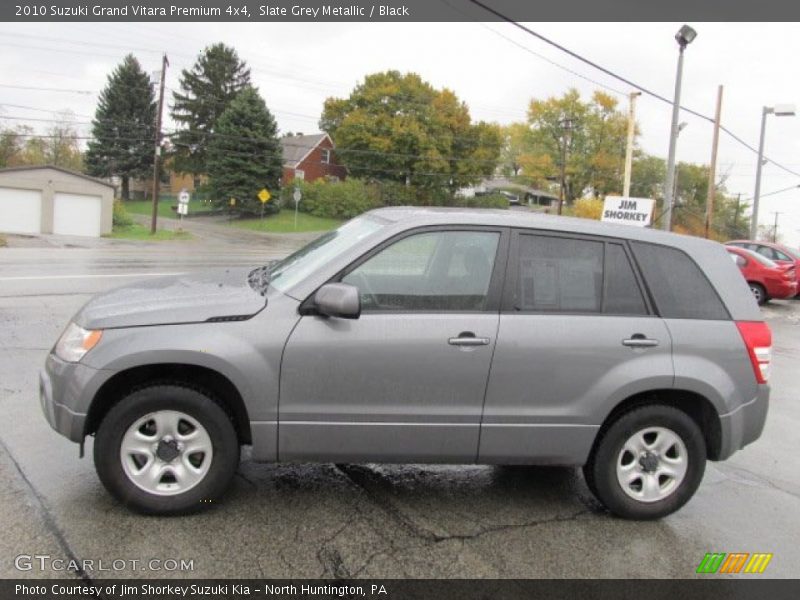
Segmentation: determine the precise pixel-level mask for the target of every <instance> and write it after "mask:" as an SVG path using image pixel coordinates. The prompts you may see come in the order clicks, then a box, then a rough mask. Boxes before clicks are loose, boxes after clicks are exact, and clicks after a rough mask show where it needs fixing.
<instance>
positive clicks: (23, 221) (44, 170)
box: [0, 166, 114, 237]
mask: <svg viewBox="0 0 800 600" xmlns="http://www.w3.org/2000/svg"><path fill="white" fill-rule="evenodd" d="M113 210H114V186H113V185H111V184H110V183H106V182H105V181H101V180H99V179H95V178H93V177H89V176H88V175H84V174H83V173H76V172H74V171H70V170H68V169H62V168H61V167H52V166H44V167H12V168H10V169H0V232H4V233H27V234H37V233H55V234H58V235H77V236H84V237H99V236H101V235H104V234H107V233H111V225H112V213H113Z"/></svg>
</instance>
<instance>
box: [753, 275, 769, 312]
mask: <svg viewBox="0 0 800 600" xmlns="http://www.w3.org/2000/svg"><path fill="white" fill-rule="evenodd" d="M748 285H749V286H750V291H751V292H752V293H753V297H754V298H755V299H756V302H757V303H758V305H759V306H762V305H764V304H766V303H767V302H768V301H769V295H768V294H767V290H766V288H764V286H763V285H761V284H760V283H756V282H754V281H751V282H748Z"/></svg>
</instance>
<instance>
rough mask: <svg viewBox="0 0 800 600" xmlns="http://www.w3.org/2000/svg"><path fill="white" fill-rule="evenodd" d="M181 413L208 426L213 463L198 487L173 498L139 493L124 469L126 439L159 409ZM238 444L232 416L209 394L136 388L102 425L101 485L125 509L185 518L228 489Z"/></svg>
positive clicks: (97, 453) (97, 452)
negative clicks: (122, 456) (186, 514)
mask: <svg viewBox="0 0 800 600" xmlns="http://www.w3.org/2000/svg"><path fill="white" fill-rule="evenodd" d="M164 410H170V411H180V412H182V413H184V414H186V415H188V416H189V417H191V418H193V419H195V420H196V421H197V422H198V423H200V425H202V426H203V428H205V430H206V432H207V434H208V436H209V438H210V440H211V446H212V452H211V455H212V458H211V464H210V466H209V467H208V470H207V472H206V473H205V476H204V477H203V478H202V479H201V480H200V481H199V482H198V483H197V484H196V485H194V487H191V488H190V489H187V490H186V491H185V492H182V493H178V494H175V495H168V496H163V495H157V494H155V493H148V492H147V491H145V490H144V489H141V488H140V487H138V486H137V485H136V484H134V483H133V481H132V480H131V479H130V478H129V477H128V475H127V474H126V473H125V470H124V468H123V464H122V459H121V457H120V449H121V445H122V440H123V437H124V435H125V433H126V431H127V430H128V428H129V427H131V425H133V424H134V423H135V422H136V420H138V419H140V418H142V417H144V416H145V415H148V414H149V413H154V412H157V411H164ZM239 450H240V448H239V441H238V439H237V436H236V431H235V429H234V426H233V423H232V422H231V419H230V417H229V416H228V415H227V414H226V412H225V411H224V410H223V409H222V407H221V406H220V405H219V404H217V403H216V402H215V401H214V400H213V399H212V398H211V397H210V396H208V395H206V394H204V393H202V392H199V391H197V390H194V389H190V388H187V387H183V386H180V385H161V384H158V385H153V386H149V387H145V388H141V389H138V390H136V391H134V392H132V393H130V394H129V395H128V396H126V397H125V398H123V399H122V400H120V401H119V402H118V403H117V404H115V405H114V406H113V407H112V408H111V410H110V411H109V412H108V414H106V416H105V417H104V418H103V420H102V422H101V423H100V425H99V426H98V429H97V433H96V436H95V442H94V464H95V469H96V470H97V474H98V475H99V477H100V481H102V482H103V485H104V486H105V487H106V489H107V490H108V491H109V492H110V493H111V494H112V495H113V496H114V497H115V498H117V499H118V500H119V501H120V502H122V503H123V504H124V505H125V506H127V507H129V508H132V509H134V510H136V511H138V512H141V513H145V514H161V515H166V514H184V513H189V512H193V511H196V510H200V509H203V508H208V507H209V506H212V505H213V504H214V503H215V502H217V501H218V500H219V498H220V497H221V495H222V494H223V492H224V491H225V490H226V489H227V488H228V486H229V485H230V482H231V479H232V478H233V476H234V474H235V472H236V468H237V467H238V465H239Z"/></svg>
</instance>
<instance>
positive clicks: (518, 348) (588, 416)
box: [478, 314, 673, 464]
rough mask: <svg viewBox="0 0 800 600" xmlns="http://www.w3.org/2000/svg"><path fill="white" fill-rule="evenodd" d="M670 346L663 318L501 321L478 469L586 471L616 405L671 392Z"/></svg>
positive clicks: (506, 317)
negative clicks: (534, 466)
mask: <svg viewBox="0 0 800 600" xmlns="http://www.w3.org/2000/svg"><path fill="white" fill-rule="evenodd" d="M636 334H641V335H642V336H643V337H644V338H645V339H646V340H651V341H657V342H658V345H657V346H651V347H647V346H644V347H637V346H633V347H630V346H626V345H623V341H625V340H630V339H636V338H634V335H636ZM637 338H638V335H637ZM671 346H672V343H671V339H670V336H669V332H668V331H667V328H666V326H665V324H664V322H663V321H662V320H661V319H659V318H657V317H646V316H645V317H614V316H605V315H591V316H587V315H563V314H539V315H526V314H503V315H501V317H500V328H499V331H498V342H497V347H496V349H495V356H494V361H493V364H492V373H491V376H490V378H489V386H488V388H487V392H486V408H485V411H484V417H483V426H482V431H481V443H480V453H479V457H478V459H479V461H480V462H488V463H493V462H498V463H515V462H521V463H525V462H534V463H539V464H582V463H583V462H584V461H585V459H586V457H587V456H588V452H589V450H590V448H591V445H592V443H593V441H594V437H595V435H596V434H597V431H598V429H599V426H600V424H601V423H602V421H603V419H605V417H606V416H607V414H608V413H609V412H610V410H611V408H613V406H614V405H615V404H616V403H617V402H619V401H621V400H623V399H624V398H626V397H628V396H630V395H632V394H635V393H637V392H640V391H644V390H647V389H659V388H670V387H672V380H673V368H672V356H671Z"/></svg>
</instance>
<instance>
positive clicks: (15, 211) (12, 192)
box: [0, 188, 42, 233]
mask: <svg viewBox="0 0 800 600" xmlns="http://www.w3.org/2000/svg"><path fill="white" fill-rule="evenodd" d="M41 230H42V193H41V192H40V191H38V190H18V189H16V188H0V231H3V232H5V233H39V232H41Z"/></svg>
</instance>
